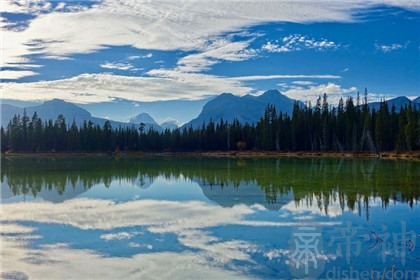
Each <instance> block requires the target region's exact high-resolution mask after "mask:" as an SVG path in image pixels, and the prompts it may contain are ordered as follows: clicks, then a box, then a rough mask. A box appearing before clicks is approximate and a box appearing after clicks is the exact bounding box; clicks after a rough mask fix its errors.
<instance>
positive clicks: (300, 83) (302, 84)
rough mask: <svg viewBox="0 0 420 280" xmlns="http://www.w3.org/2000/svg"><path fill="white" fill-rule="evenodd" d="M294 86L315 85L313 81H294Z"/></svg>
mask: <svg viewBox="0 0 420 280" xmlns="http://www.w3.org/2000/svg"><path fill="white" fill-rule="evenodd" d="M292 84H294V85H301V86H309V85H313V84H315V83H314V82H311V81H293V82H292Z"/></svg>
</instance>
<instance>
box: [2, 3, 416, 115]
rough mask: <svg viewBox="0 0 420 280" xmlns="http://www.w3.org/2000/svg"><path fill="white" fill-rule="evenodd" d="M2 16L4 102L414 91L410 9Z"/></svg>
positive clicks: (22, 10)
mask: <svg viewBox="0 0 420 280" xmlns="http://www.w3.org/2000/svg"><path fill="white" fill-rule="evenodd" d="M2 10H3V13H2V15H1V18H0V20H1V22H0V23H1V26H2V39H3V40H2V41H3V46H2V66H3V67H2V84H3V85H2V98H3V99H8V100H9V99H13V100H19V101H35V102H41V101H45V100H49V99H52V98H62V99H65V100H67V101H71V102H76V103H83V104H89V105H90V106H92V104H98V105H100V104H101V103H104V102H105V103H110V102H111V103H112V102H116V103H117V102H118V100H121V99H123V100H128V101H133V102H145V101H158V100H176V99H183V100H199V99H203V98H208V97H209V96H214V95H217V94H220V93H222V92H232V93H234V94H237V95H244V94H260V93H261V92H263V91H265V90H268V89H274V88H276V89H279V90H280V91H281V92H283V93H284V94H286V95H287V96H289V97H291V98H295V99H300V100H303V101H307V100H311V101H313V100H315V99H316V98H317V96H318V95H320V94H323V93H324V92H326V93H327V94H328V95H329V100H330V103H335V102H337V101H338V99H339V98H340V97H344V98H345V97H347V96H352V95H353V96H354V95H355V94H356V93H357V91H358V90H360V91H361V92H363V91H364V88H365V87H367V88H368V89H369V92H370V100H378V99H381V98H391V97H395V96H400V95H406V96H410V97H413V96H418V95H419V92H420V28H419V26H420V17H419V11H420V4H419V3H418V2H417V1H393V0H386V1H356V0H353V1H335V2H327V1H305V0H301V1H269V2H268V1H267V2H261V1H255V2H253V1H250V2H241V1H225V2H223V3H221V2H210V1H206V2H204V1H198V2H192V1H184V2H177V1H166V2H157V1H153V3H150V2H147V1H145V2H143V1H131V0H124V1H65V2H59V1H41V0H38V1H31V0H22V1H2ZM98 108H99V107H98ZM97 111H98V114H99V115H100V114H101V112H100V110H97ZM104 113H105V112H104ZM116 118H117V119H118V117H116ZM120 119H121V118H120Z"/></svg>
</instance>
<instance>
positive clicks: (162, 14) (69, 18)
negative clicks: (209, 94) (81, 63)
mask: <svg viewBox="0 0 420 280" xmlns="http://www.w3.org/2000/svg"><path fill="white" fill-rule="evenodd" d="M383 2H384V1H369V2H365V1H356V0H354V1H346V2H344V3H343V2H310V1H303V0H302V1H293V2H290V1H275V2H265V3H264V5H262V4H261V3H260V2H258V1H250V2H238V1H223V2H211V1H198V2H195V3H191V2H189V1H186V2H177V3H176V4H174V3H173V2H171V1H168V2H155V1H140V2H139V1H134V0H132V1H130V0H128V1H123V2H122V1H117V2H115V1H113V0H105V1H103V2H97V3H95V5H90V6H84V7H75V8H74V9H73V8H71V4H69V3H65V5H61V6H60V7H59V9H56V10H54V9H52V6H51V4H50V3H49V2H47V1H42V0H39V1H27V0H22V1H2V4H3V7H2V8H3V12H10V13H31V14H33V15H38V14H39V13H42V15H40V16H37V17H36V18H35V19H32V20H31V24H30V25H28V27H27V28H26V29H25V30H23V31H20V32H14V31H13V30H5V31H4V32H2V33H3V61H4V65H3V66H4V67H7V66H8V64H9V63H11V62H14V61H16V59H19V58H22V57H25V56H29V55H41V56H42V55H43V56H47V57H55V58H56V59H57V58H58V57H70V56H71V55H73V54H87V53H92V52H95V51H98V50H101V49H104V48H108V47H109V46H121V45H127V46H131V47H134V48H137V49H142V50H144V49H150V50H185V51H199V52H203V51H206V50H208V51H211V48H212V45H209V44H208V42H209V41H211V39H212V38H214V37H215V36H220V34H226V33H230V32H237V31H238V30H241V29H243V28H246V27H249V26H252V25H256V24H260V23H267V22H302V23H307V22H319V21H329V22H332V21H340V22H349V21H353V20H354V18H353V11H354V9H357V8H361V7H370V6H373V5H376V4H377V3H383ZM401 2H402V1H395V0H387V1H385V4H388V3H389V4H390V5H394V6H395V5H396V6H403V7H407V8H410V9H419V4H417V3H415V2H413V1H404V3H401ZM65 7H69V8H67V9H66V8H65ZM198 15H199V16H198ZM52 22H53V23H54V24H51V23H52ZM69 23H71V24H69ZM87 26H88V27H89V28H86V27H87ZM295 39H296V38H295ZM299 39H300V38H299ZM288 40H289V41H290V40H294V38H289V39H288ZM305 40H306V41H307V42H304V44H306V43H308V44H309V46H313V48H321V49H323V48H326V47H329V48H332V47H333V46H334V45H333V44H332V43H331V41H322V40H321V41H319V40H318V41H315V42H312V43H311V42H309V41H310V40H311V39H310V38H305ZM33 42H35V43H33ZM28 43H33V44H32V45H28ZM289 43H290V42H289ZM272 44H274V43H273V42H272ZM290 44H291V43H290ZM292 45H293V44H291V45H290V46H289V47H291V46H292ZM233 46H234V45H233ZM231 47H232V45H231ZM296 48H297V46H295V49H296ZM288 49H289V48H288ZM273 50H277V49H276V48H274V49H273ZM242 51H243V50H242ZM222 55H226V56H225V57H226V58H227V59H229V58H230V59H232V56H231V55H232V53H231V52H227V54H226V53H222ZM241 55H242V57H243V55H245V56H247V55H249V54H240V55H239V57H241ZM206 57H210V58H211V53H210V55H209V54H207V55H206ZM236 57H238V56H236ZM190 59H191V58H190ZM195 59H200V57H198V58H197V57H195ZM219 59H223V58H220V57H219ZM180 65H183V64H180Z"/></svg>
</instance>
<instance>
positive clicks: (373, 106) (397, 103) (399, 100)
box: [369, 96, 420, 112]
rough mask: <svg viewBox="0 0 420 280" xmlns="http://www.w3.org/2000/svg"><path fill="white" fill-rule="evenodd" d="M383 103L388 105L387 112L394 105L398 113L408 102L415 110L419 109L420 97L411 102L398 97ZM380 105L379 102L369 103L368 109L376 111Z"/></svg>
mask: <svg viewBox="0 0 420 280" xmlns="http://www.w3.org/2000/svg"><path fill="white" fill-rule="evenodd" d="M385 102H386V103H387V104H388V108H389V110H391V109H392V106H393V105H395V109H396V111H397V112H399V111H400V109H401V107H405V106H407V105H408V104H409V103H410V102H411V103H412V104H414V105H416V106H417V108H419V107H420V96H419V97H417V98H415V99H414V100H412V101H411V100H410V99H408V98H407V97H405V96H399V97H396V98H392V99H389V100H387V101H385ZM380 105H381V102H371V103H369V108H370V109H375V110H376V111H377V110H379V108H380Z"/></svg>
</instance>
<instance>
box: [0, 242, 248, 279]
mask: <svg viewBox="0 0 420 280" xmlns="http://www.w3.org/2000/svg"><path fill="white" fill-rule="evenodd" d="M2 239H3V252H5V254H2V259H1V262H2V264H3V271H4V274H3V276H8V277H9V278H12V279H21V278H19V277H22V276H25V277H24V278H22V279H25V278H31V279H187V278H189V279H246V277H245V276H244V275H241V274H240V273H238V272H232V271H227V270H223V269H222V268H219V267H216V266H211V265H208V262H207V260H206V258H207V256H206V255H201V254H194V253H192V252H182V253H166V252H164V253H157V254H137V255H134V256H133V257H131V258H121V257H105V256H103V255H100V254H97V253H95V252H94V251H91V250H73V249H70V248H68V247H66V246H63V245H58V246H45V247H44V248H42V249H37V250H33V249H28V248H26V247H25V246H23V244H20V242H19V241H18V240H14V239H15V238H13V237H9V236H8V237H2ZM28 256H31V258H32V261H25V259H27V258H28ZM36 256H38V258H39V259H42V265H39V263H38V262H36V260H35V259H34V258H36Z"/></svg>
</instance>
